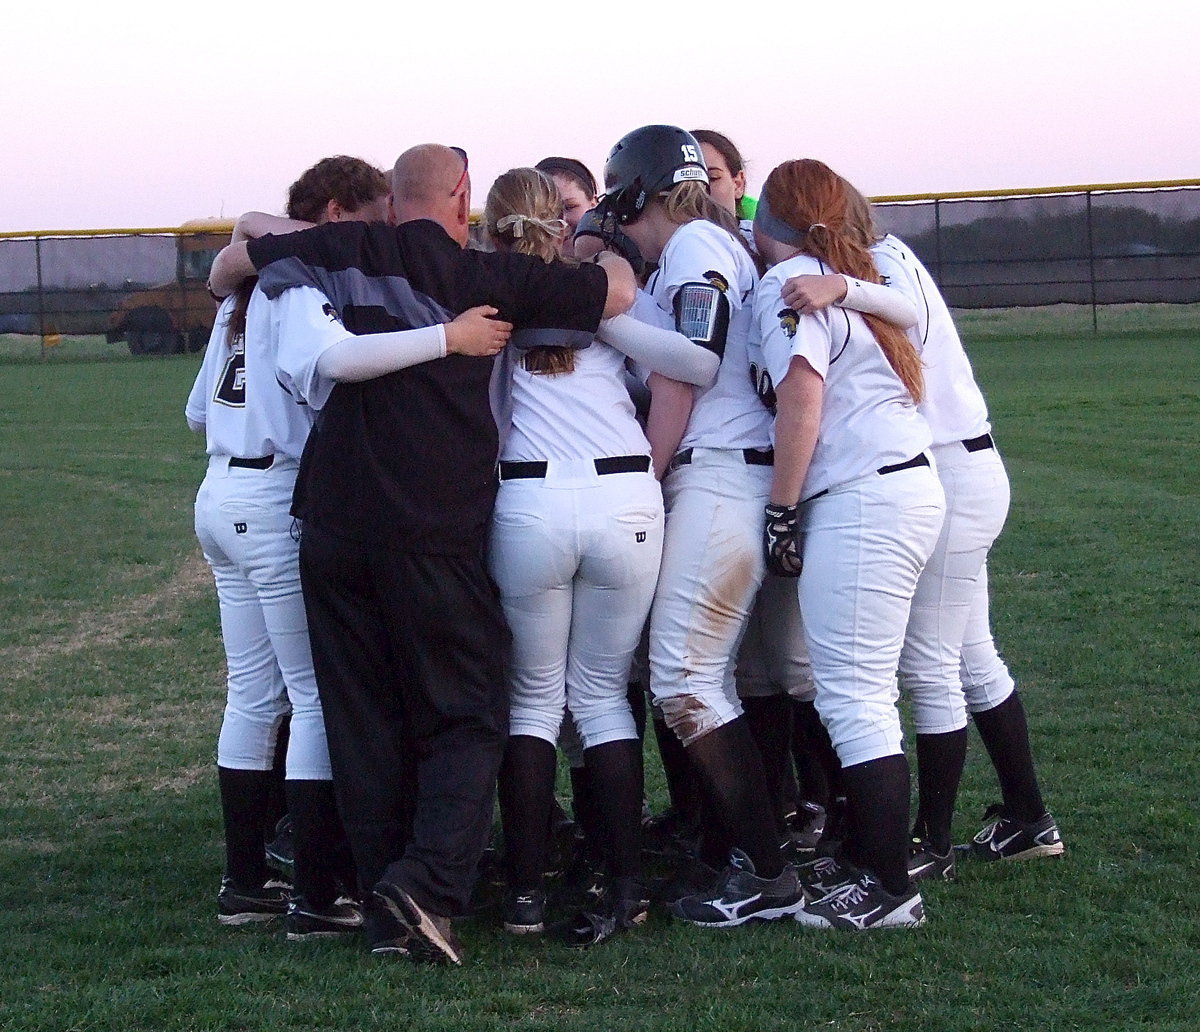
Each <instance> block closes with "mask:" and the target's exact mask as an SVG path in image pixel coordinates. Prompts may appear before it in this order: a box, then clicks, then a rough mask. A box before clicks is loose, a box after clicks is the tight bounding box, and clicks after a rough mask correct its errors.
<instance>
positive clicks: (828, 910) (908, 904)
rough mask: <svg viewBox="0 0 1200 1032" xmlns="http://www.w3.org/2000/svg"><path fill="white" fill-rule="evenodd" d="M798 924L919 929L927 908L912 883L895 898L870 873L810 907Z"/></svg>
mask: <svg viewBox="0 0 1200 1032" xmlns="http://www.w3.org/2000/svg"><path fill="white" fill-rule="evenodd" d="M796 920H797V921H798V922H799V923H800V924H802V925H805V926H806V927H808V928H845V929H846V930H848V931H852V932H868V931H872V930H873V929H876V928H916V927H918V926H920V925H923V924H924V923H925V904H924V903H923V902H922V901H921V893H920V892H918V891H917V889H916V887H915V886H913V885H912V884H911V883H910V884H909V889H908V891H907V892H905V893H902V894H901V895H899V896H893V895H892V894H891V893H890V892H888V891H887V889H885V888H884V887H883V885H882V884H881V883H880V881H879V879H878V878H876V877H875V875H873V874H872V873H871V872H870V871H864V872H863V873H862V874H861V876H860V877H859V879H858V880H857V881H852V882H849V883H847V884H846V885H842V886H841V887H840V888H837V889H834V890H833V892H831V893H830V894H829V895H828V896H826V897H825V898H824V899H820V900H817V901H816V902H815V903H806V904H805V906H804V909H803V910H801V911H800V912H799V913H797V914H796Z"/></svg>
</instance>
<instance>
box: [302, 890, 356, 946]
mask: <svg viewBox="0 0 1200 1032" xmlns="http://www.w3.org/2000/svg"><path fill="white" fill-rule="evenodd" d="M362 923H363V915H362V911H361V910H360V909H359V908H358V906H357V905H356V904H354V903H353V902H351V901H350V900H348V899H344V898H343V899H339V900H337V901H336V902H334V903H331V904H330V905H329V906H327V907H321V908H318V907H313V906H310V905H309V904H308V903H307V902H306V901H305V900H304V898H303V897H301V896H297V897H296V898H294V899H293V900H292V902H291V903H290V904H289V906H288V910H287V916H286V917H285V918H284V919H283V926H284V929H285V930H286V932H287V938H288V941H289V942H306V941H307V940H309V939H333V938H341V937H342V936H345V935H353V934H354V933H355V932H357V931H358V930H359V929H360V928H361V927H362Z"/></svg>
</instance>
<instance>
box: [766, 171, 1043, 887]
mask: <svg viewBox="0 0 1200 1032" xmlns="http://www.w3.org/2000/svg"><path fill="white" fill-rule="evenodd" d="M851 196H852V203H851V206H850V222H849V229H850V231H851V232H853V233H856V234H857V235H858V237H859V239H860V240H861V241H862V242H863V243H864V244H866V245H867V246H869V247H870V249H871V254H872V256H873V257H874V259H875V262H876V264H877V266H878V268H879V271H880V273H881V275H882V276H883V277H884V281H885V282H886V283H887V284H888V285H889V286H891V287H893V288H895V289H896V290H898V291H900V292H901V293H903V294H904V295H905V296H907V297H908V298H909V299H910V300H911V301H912V303H913V304H914V306H915V308H916V312H917V316H918V318H917V321H916V323H915V325H914V326H913V327H912V328H911V330H910V331H909V335H910V337H911V339H912V341H913V344H914V346H915V347H916V349H917V351H918V353H919V354H920V355H921V357H922V360H923V363H924V366H925V387H926V390H925V398H924V400H923V401H922V403H921V406H920V408H921V412H922V414H923V415H924V416H925V418H926V420H927V421H928V422H929V425H930V428H931V430H932V432H933V449H932V453H933V456H934V457H935V459H936V461H937V472H938V478H939V479H940V480H941V482H942V486H943V488H944V490H945V493H946V519H945V523H944V525H943V527H942V532H941V535H940V536H939V538H938V543H937V547H936V548H935V549H934V552H933V555H932V556H931V557H930V560H929V563H928V564H927V566H926V567H925V570H924V572H923V573H922V574H921V578H920V580H919V581H918V583H917V590H916V594H915V595H914V597H913V606H912V612H911V615H910V617H909V623H908V628H907V631H906V634H905V643H904V649H903V651H902V653H901V656H900V675H901V683H902V685H903V687H904V688H905V690H906V691H907V692H908V693H909V694H910V696H911V697H912V701H913V709H914V718H915V724H916V730H917V768H918V808H917V818H916V822H915V826H914V828H913V835H912V837H913V844H912V855H911V857H910V862H909V870H910V873H911V874H912V876H913V878H914V879H916V878H928V877H941V878H952V877H953V876H954V855H953V852H952V850H951V842H950V831H951V823H952V820H953V815H954V803H955V799H956V797H957V794H958V785H959V781H960V779H961V777H962V769H963V763H964V759H965V756H966V748H967V730H966V723H967V718H966V714H967V710H968V709H969V710H970V711H971V713H972V714H973V716H974V719H975V722H976V726H977V727H978V728H979V732H980V737H981V738H982V739H983V741H984V745H985V746H986V748H987V750H988V753H989V755H990V756H991V758H992V763H993V765H994V766H995V768H996V772H997V774H998V776H999V778H1000V785H1001V792H1002V795H1003V798H1004V802H1003V806H1000V807H996V808H994V810H995V812H994V813H992V812H989V816H990V817H994V818H995V819H994V820H992V821H991V823H989V824H988V825H987V826H986V827H985V828H984V829H983V831H981V832H980V834H979V835H978V836H976V841H975V842H974V843H973V852H974V853H975V855H977V856H980V857H982V858H983V859H987V860H999V859H1008V858H1025V857H1036V856H1054V855H1057V854H1059V853H1061V852H1062V851H1063V845H1062V839H1061V836H1060V835H1059V832H1058V828H1057V825H1056V824H1055V821H1054V818H1053V817H1052V816H1051V815H1050V814H1049V813H1048V812H1047V811H1046V807H1045V804H1044V802H1043V800H1042V797H1041V792H1040V790H1039V787H1038V780H1037V774H1036V771H1035V769H1034V765H1033V758H1032V752H1031V750H1030V746H1029V733H1028V725H1027V723H1026V719H1025V712H1024V707H1023V706H1022V704H1021V700H1020V698H1019V696H1018V695H1017V693H1016V688H1015V684H1014V682H1013V679H1012V676H1011V674H1010V673H1009V671H1008V668H1007V667H1006V665H1005V664H1004V661H1003V660H1002V659H1001V658H1000V656H999V654H998V653H997V652H996V647H995V642H994V641H993V639H992V634H991V628H990V622H989V616H988V590H987V553H988V551H989V549H990V548H991V546H992V543H993V542H994V541H995V539H996V537H997V536H998V535H999V533H1000V531H1001V529H1002V528H1003V526H1004V521H1005V517H1006V516H1007V513H1008V505H1009V483H1008V475H1007V473H1006V471H1005V469H1004V463H1003V462H1002V461H1001V459H1000V455H999V453H998V452H997V450H996V447H995V442H994V441H993V439H992V434H991V424H990V422H989V421H988V411H987V404H986V402H985V401H984V398H983V394H982V392H981V391H980V390H979V386H978V384H977V383H976V381H975V377H974V374H973V373H972V370H971V364H970V361H969V360H968V358H967V355H966V352H965V351H964V349H963V346H962V341H961V339H960V338H959V336H958V331H957V330H956V329H955V326H954V321H953V319H952V318H951V315H950V310H949V308H948V307H947V306H946V302H945V300H944V299H943V298H942V296H941V293H940V292H939V291H938V289H937V286H936V284H935V283H934V281H933V279H932V277H931V276H930V275H929V272H928V270H926V268H925V267H924V265H922V264H921V262H920V260H919V259H918V258H917V257H916V255H915V254H913V252H912V251H911V250H910V249H909V248H908V247H907V246H906V245H905V244H904V243H903V242H902V241H900V240H899V239H897V238H896V237H895V236H891V235H887V236H884V237H882V238H881V237H880V236H879V234H878V233H877V232H876V229H875V225H874V221H873V219H872V217H871V210H870V203H869V202H868V201H867V200H866V198H864V197H863V196H862V195H861V194H859V193H858V192H857V191H853V192H852V195H851ZM815 286H817V285H816V284H812V283H809V284H804V283H796V284H795V286H794V290H795V292H796V296H794V297H792V300H796V301H801V300H811V299H812V298H811V295H810V294H809V293H808V291H809V290H810V288H812V287H815ZM801 293H804V294H805V297H804V298H801V297H800V296H799V295H800V294H801ZM784 296H785V298H787V297H789V293H788V291H787V290H786V289H785V292H784ZM843 303H845V302H843Z"/></svg>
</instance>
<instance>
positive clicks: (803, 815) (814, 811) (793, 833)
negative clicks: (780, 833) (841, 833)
mask: <svg viewBox="0 0 1200 1032" xmlns="http://www.w3.org/2000/svg"><path fill="white" fill-rule="evenodd" d="M784 823H785V825H786V826H787V829H788V837H789V838H790V839H791V840H792V849H793V850H794V851H795V852H797V853H814V852H816V849H817V843H818V842H820V841H821V835H822V834H823V833H824V831H825V807H823V806H821V805H820V804H819V803H810V802H809V801H808V800H807V799H804V800H801V802H800V803H799V805H798V806H797V807H796V809H795V810H794V811H793V812H792V813H789V814H788V815H787V816H786V817H785V818H784Z"/></svg>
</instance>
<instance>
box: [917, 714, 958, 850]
mask: <svg viewBox="0 0 1200 1032" xmlns="http://www.w3.org/2000/svg"><path fill="white" fill-rule="evenodd" d="M966 758H967V729H966V728H965V727H964V728H962V729H961V730H959V731H947V732H946V733H945V734H940V735H921V734H918V735H917V822H916V825H915V827H914V829H913V833H914V834H915V835H917V836H919V837H923V838H924V839H926V841H928V842H929V844H930V845H931V846H933V848H934V850H936V851H937V852H938V853H946V852H948V851H949V849H950V825H951V824H952V823H953V821H954V801H955V800H956V799H957V798H958V785H959V782H960V781H961V780H962V772H963V764H964V763H965V762H966Z"/></svg>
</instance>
